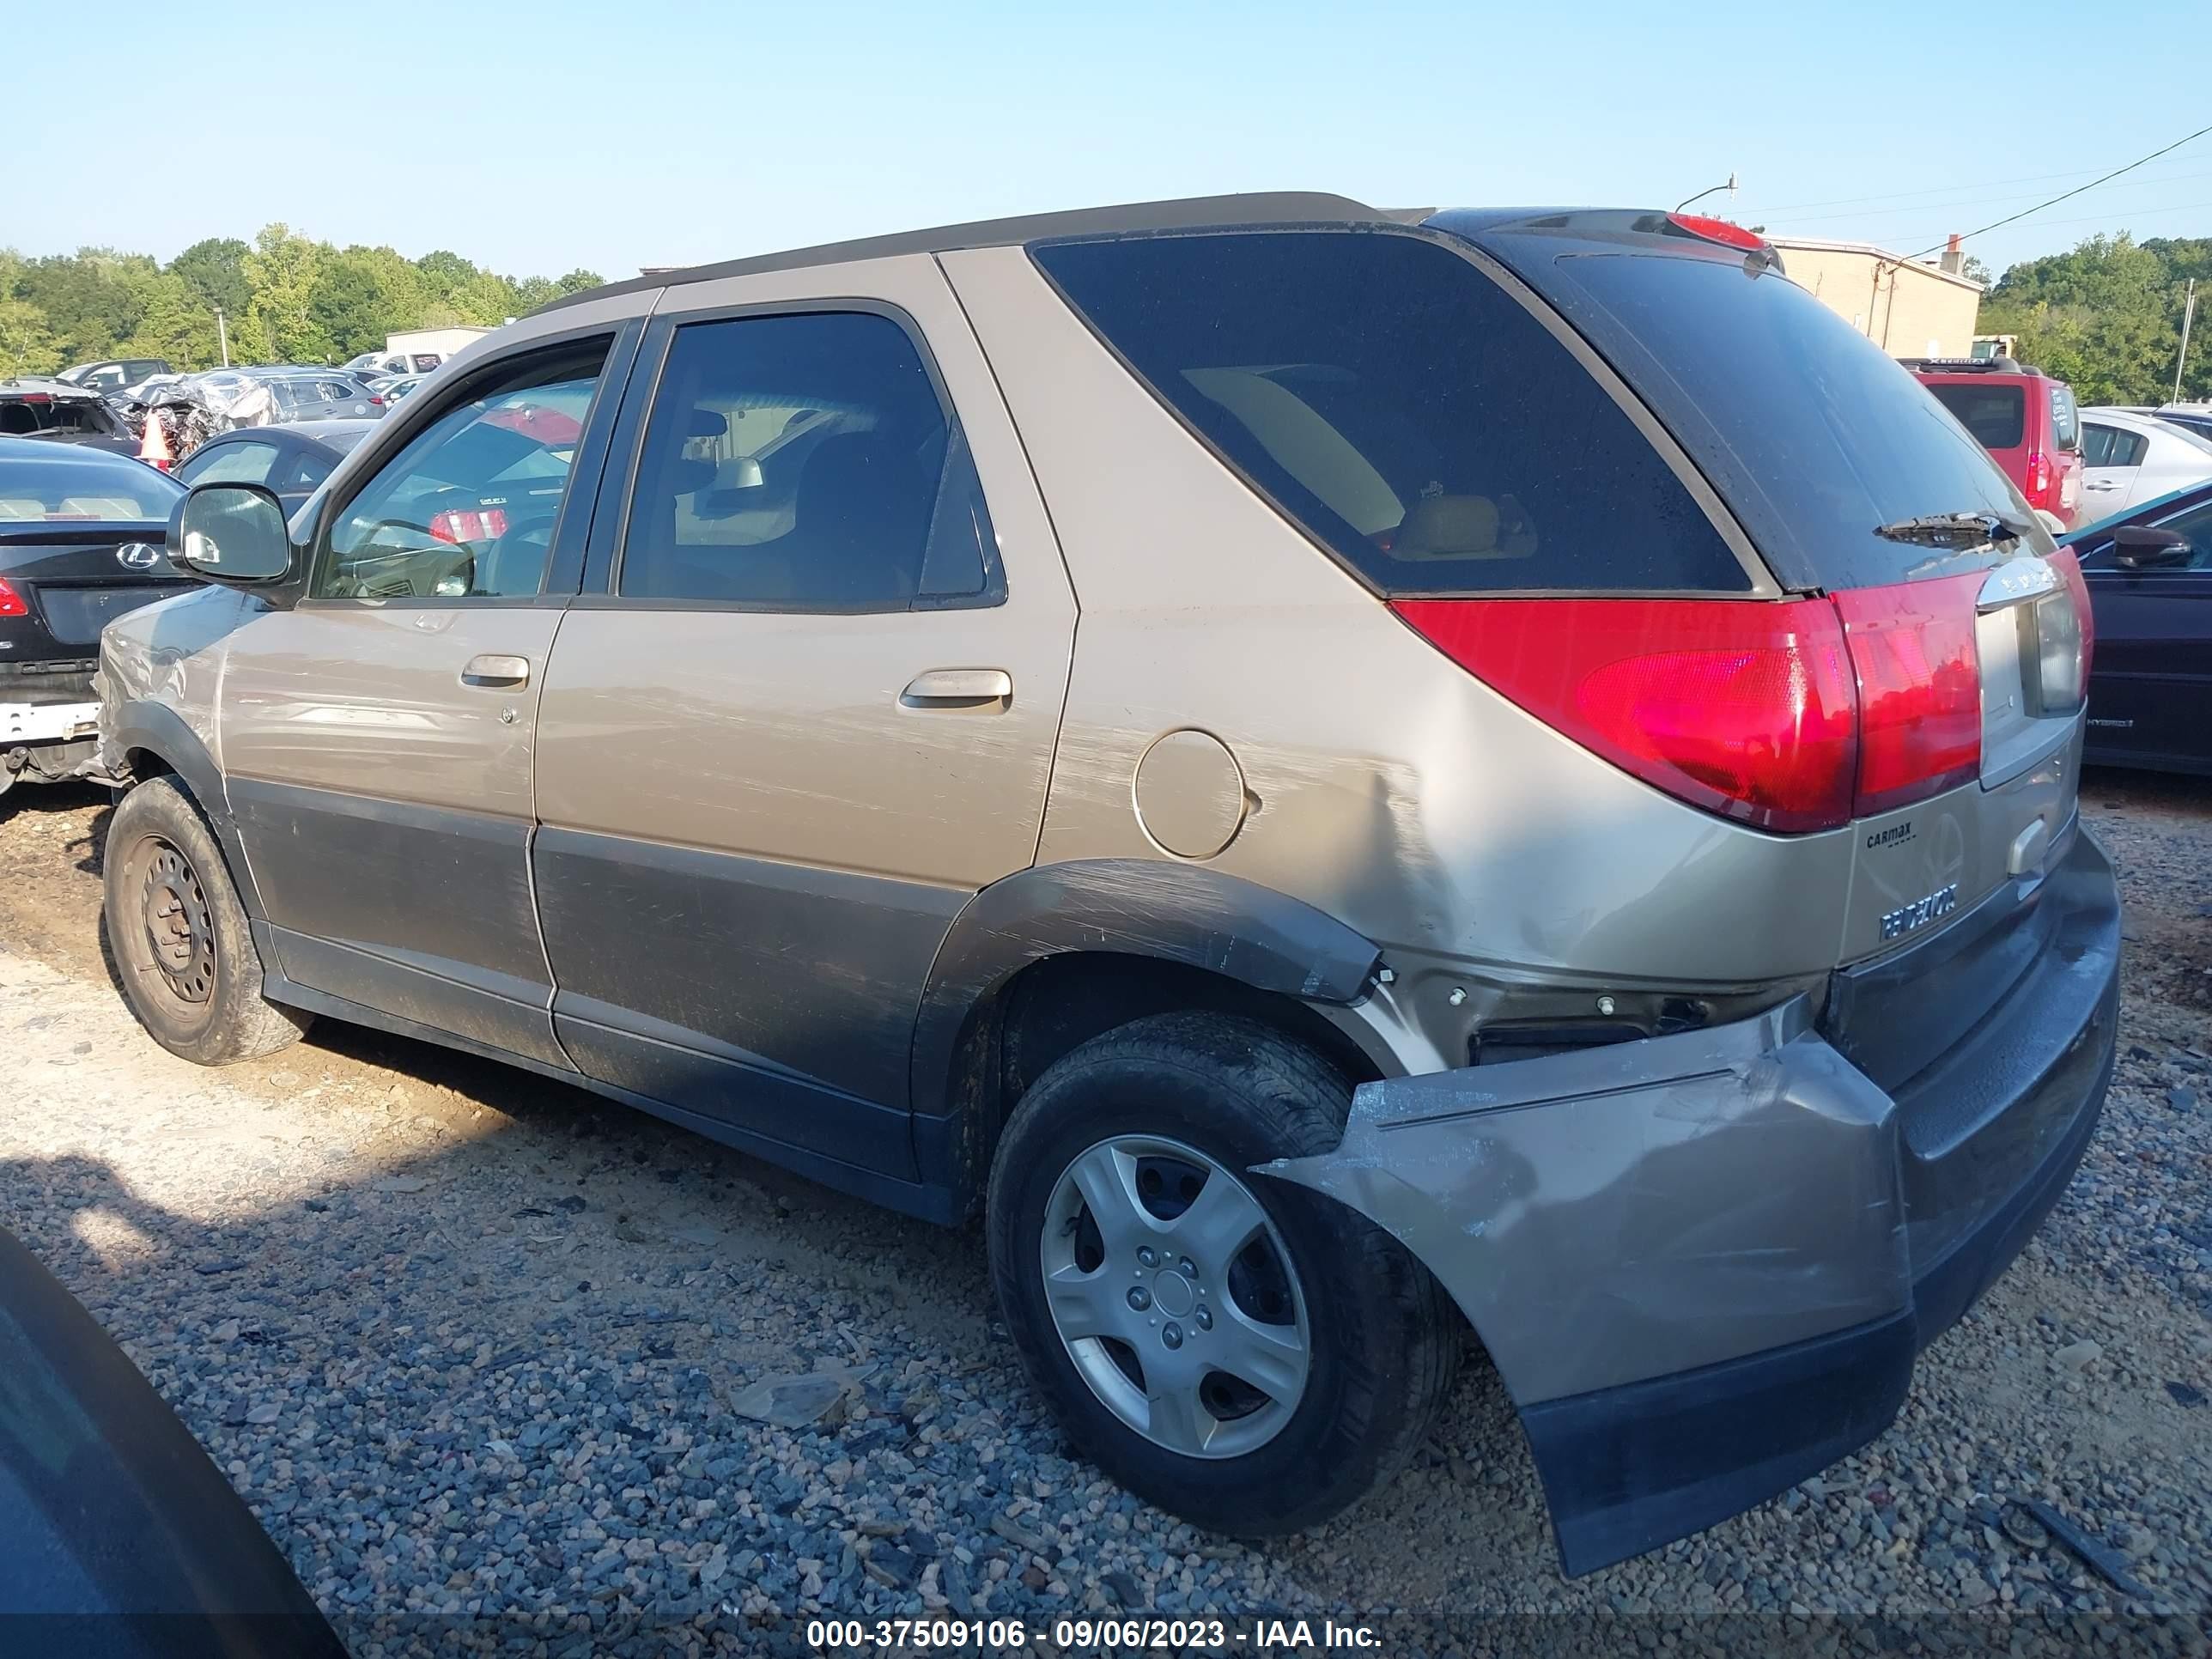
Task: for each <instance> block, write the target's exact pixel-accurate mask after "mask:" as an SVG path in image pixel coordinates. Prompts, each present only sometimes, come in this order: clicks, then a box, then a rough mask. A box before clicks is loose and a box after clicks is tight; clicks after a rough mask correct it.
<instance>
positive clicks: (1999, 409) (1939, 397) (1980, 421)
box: [1928, 380, 2027, 449]
mask: <svg viewBox="0 0 2212 1659" xmlns="http://www.w3.org/2000/svg"><path fill="white" fill-rule="evenodd" d="M1928 389H1929V391H1930V392H1934V393H1935V394H1936V402H1937V403H1939V404H1942V405H1943V407H1944V408H1946V409H1948V410H1950V411H1951V414H1952V416H1953V417H1954V419H1956V420H1957V421H1958V422H1959V424H1960V426H1963V427H1964V428H1966V430H1967V431H1968V432H1970V433H1972V435H1973V438H1974V441H1975V442H1976V443H1978V444H1979V445H1981V447H1983V448H1984V449H2018V448H2019V447H2020V446H2021V441H2022V440H2023V439H2025V438H2026V437H2027V393H2026V392H2023V391H2022V390H2021V386H2020V385H2019V383H2018V382H2017V381H2012V382H1999V383H1998V384H1996V385H1994V386H1983V385H1980V384H1977V383H1972V382H1968V383H1965V384H1961V383H1960V382H1959V381H1956V380H1950V381H1939V382H1937V383H1936V385H1934V386H1929V388H1928Z"/></svg>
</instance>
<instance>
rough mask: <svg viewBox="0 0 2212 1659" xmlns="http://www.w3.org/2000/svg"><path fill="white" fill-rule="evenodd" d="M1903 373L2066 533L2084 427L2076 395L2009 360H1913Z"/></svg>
mask: <svg viewBox="0 0 2212 1659" xmlns="http://www.w3.org/2000/svg"><path fill="white" fill-rule="evenodd" d="M1905 367H1906V368H1909V369H1911V371H1912V373H1913V375H1914V377H1915V378H1916V379H1917V380H1919V382H1920V383H1921V384H1922V385H1923V386H1926V387H1927V388H1928V389H1929V391H1930V392H1934V393H1935V394H1936V402H1938V403H1940V404H1942V405H1943V407H1944V408H1946V409H1948V410H1950V411H1951V413H1952V414H1954V416H1957V417H1958V420H1959V424H1960V425H1961V426H1963V427H1965V428H1966V430H1967V431H1969V432H1971V433H1972V434H1973V435H1974V438H1975V441H1977V442H1978V443H1979V444H1980V445H1981V446H1982V447H1983V448H1984V449H1986V450H1988V451H1989V452H1990V454H1991V455H1992V456H1994V457H1995V458H1996V464H1997V465H1999V466H2001V467H2002V468H2003V469H2004V472H2005V476H2006V477H2008V478H2010V479H2011V480H2012V481H2013V482H2014V483H2016V484H2018V485H2019V486H2020V493H2021V495H2025V496H2027V504H2028V505H2029V506H2030V507H2040V508H2041V509H2042V510H2043V511H2044V512H2045V513H2055V514H2057V516H2058V517H2059V518H2060V519H2061V520H2064V521H2065V524H2066V526H2067V527H2068V528H2069V529H2071V528H2072V527H2073V524H2074V514H2075V508H2076V507H2079V506H2080V504H2081V417H2080V416H2079V414H2078V413H2077V412H2076V411H2075V406H2074V390H2073V388H2072V387H2071V386H2068V385H2067V384H2066V382H2065V381H2063V380H2052V379H2051V377H2050V376H2049V375H2048V374H2045V373H2044V372H2043V371H2042V370H2041V369H2039V368H2029V367H2028V366H2027V365H2026V364H2023V363H2016V362H2014V361H2013V360H2012V359H2011V358H2009V357H1990V358H1987V359H1981V360H1971V359H1966V358H1960V357H1908V358H1906V359H1905Z"/></svg>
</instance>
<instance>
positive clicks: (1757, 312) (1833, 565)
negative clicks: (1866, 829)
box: [1498, 236, 2048, 588]
mask: <svg viewBox="0 0 2212 1659" xmlns="http://www.w3.org/2000/svg"><path fill="white" fill-rule="evenodd" d="M1515 240H1518V239H1509V238H1506V237H1502V236H1501V237H1499V238H1498V243H1499V244H1500V245H1501V246H1500V252H1502V253H1504V255H1505V256H1506V258H1507V260H1508V263H1510V264H1516V265H1517V266H1518V267H1519V268H1520V269H1521V271H1522V275H1523V276H1526V277H1527V278H1528V280H1529V281H1530V282H1531V283H1534V285H1535V286H1536V287H1537V288H1538V289H1541V290H1542V291H1543V292H1544V293H1545V294H1546V295H1547V296H1548V297H1550V298H1551V299H1553V301H1555V302H1556V303H1558V304H1559V306H1560V307H1561V308H1562V309H1563V310H1565V312H1566V313H1567V314H1568V316H1569V318H1570V319H1571V320H1572V321H1573V322H1574V323H1575V324H1576V325H1577V326H1578V327H1580V328H1581V329H1582V331H1583V332H1584V333H1585V334H1587V335H1589V336H1590V337H1591V338H1592V340H1593V342H1594V343H1595V344H1596V345H1597V347H1598V349H1600V350H1601V351H1602V352H1603V353H1604V354H1605V355H1606V356H1607V359H1609V360H1610V361H1611V362H1612V363H1613V366H1614V368H1617V369H1619V370H1620V373H1621V374H1622V375H1623V376H1624V377H1625V378H1626V380H1628V382H1629V383H1630V384H1631V385H1632V386H1634V387H1635V388H1636V389H1637V390H1638V392H1641V393H1642V394H1643V395H1644V398H1646V399H1647V400H1648V401H1649V402H1650V404H1651V405H1652V407H1653V409H1654V410H1656V413H1657V414H1658V416H1659V417H1660V418H1661V419H1662V420H1663V421H1665V422H1667V424H1668V427H1669V428H1672V429H1673V431H1674V435H1675V436H1676V437H1677V438H1679V439H1680V441H1681V442H1682V445H1683V447H1685V448H1686V449H1687V450H1688V451H1689V452H1690V454H1691V457H1692V459H1694V460H1695V461H1696V462H1697V463H1698V465H1699V467H1700V468H1701V469H1702V470H1703V471H1704V472H1705V476H1706V477H1708V478H1710V479H1711V480H1712V482H1713V483H1714V485H1715V486H1716V487H1717V489H1719V490H1720V492H1721V494H1722V495H1723V496H1724V497H1726V498H1727V500H1728V501H1729V504H1730V505H1731V506H1732V507H1735V512H1736V515H1737V517H1738V518H1740V519H1741V520H1742V521H1743V525H1744V527H1745V528H1746V529H1747V530H1748V531H1749V532H1751V537H1752V540H1753V542H1754V543H1756V544H1758V546H1759V550H1760V551H1761V552H1762V553H1764V554H1765V556H1766V560H1767V562H1768V563H1769V564H1770V565H1771V566H1772V567H1773V568H1774V570H1775V573H1776V574H1777V575H1778V576H1780V577H1781V579H1782V580H1784V582H1785V583H1787V584H1788V585H1789V586H1791V587H1796V588H1808V587H1865V586H1875V585H1877V584H1881V583H1884V582H1895V581H1904V580H1910V579H1911V578H1913V577H1916V576H1920V575H1927V574H1938V572H1939V570H1940V569H1941V568H1942V567H1943V566H1944V565H1945V563H1946V561H1945V559H1944V558H1943V557H1942V555H1940V554H1939V553H1938V552H1937V551H1936V550H1934V549H1931V548H1928V547H1924V546H1920V545H1917V544H1912V543H1908V542H1893V541H1887V540H1885V539H1883V538H1881V537H1879V536H1877V535H1875V529H1876V528H1877V527H1878V526H1882V525H1888V524H1894V523H1896V522H1897V521H1898V520H1902V519H1909V518H1917V517H1920V516H1922V515H1925V514H1931V513H1995V514H1997V515H1999V516H2001V517H2002V518H2004V519H2005V520H2008V521H2010V522H2012V523H2015V524H2016V525H2021V526H2027V531H2026V534H2027V544H2028V545H2029V546H2031V547H2033V548H2034V549H2036V550H2045V549H2046V548H2047V547H2048V541H2047V538H2045V532H2043V530H2042V529H2041V528H2040V526H2038V525H2037V524H2036V521H2035V520H2034V518H2033V514H2032V513H2030V511H2029V509H2028V507H2027V503H2026V502H2025V501H2022V500H2021V497H2020V494H2019V492H2018V491H2017V490H2015V489H2014V488H2013V487H2012V485H2011V484H2010V483H2008V481H2007V480H2006V478H2005V476H2004V474H2003V473H2002V472H2001V471H1998V470H1997V466H1996V463H1995V462H1994V461H1992V460H1991V459H1990V456H1989V453H1988V451H1986V450H1985V449H1984V448H1983V447H1981V446H1980V445H1979V444H1978V443H1976V442H1975V441H1973V440H1972V438H1971V437H1969V436H1968V435H1966V433H1965V432H1964V431H1962V430H1961V429H1960V426H1959V424H1958V422H1954V421H1953V420H1952V419H1950V418H1949V417H1948V416H1947V415H1946V414H1945V413H1944V412H1943V409H1942V405H1941V404H1938V403H1937V402H1936V401H1935V399H1933V398H1930V397H1929V395H1928V389H1927V388H1925V387H1923V386H1922V385H1921V384H1920V382H1918V381H1917V380H1914V379H1913V378H1912V376H1911V374H1909V373H1907V372H1906V371H1905V369H1904V368H1902V367H1900V366H1899V364H1898V363H1897V362H1895V360H1893V358H1890V357H1888V356H1886V355H1884V353H1883V352H1882V350H1881V348H1880V347H1878V346H1876V345H1875V343H1873V342H1872V341H1870V340H1869V339H1868V338H1867V337H1865V336H1864V335H1863V334H1861V333H1860V332H1859V331H1857V329H1855V328H1853V327H1852V326H1851V325H1850V323H1849V322H1847V321H1845V320H1844V319H1843V318H1841V317H1839V316H1838V315H1837V314H1836V313H1834V312H1832V311H1830V310H1829V309H1828V308H1827V307H1826V306H1824V305H1822V304H1821V303H1820V301H1818V300H1816V299H1814V297H1813V296H1812V295H1810V294H1808V293H1807V292H1806V291H1805V290H1804V289H1802V288H1800V287H1798V286H1797V284H1796V283H1793V282H1791V281H1790V280H1789V279H1788V278H1786V277H1784V276H1777V275H1775V274H1773V273H1772V272H1765V273H1764V274H1753V270H1752V268H1748V267H1747V264H1746V263H1745V262H1743V261H1740V260H1735V259H1722V258H1702V257H1696V256H1691V255H1683V254H1671V253H1640V252H1638V253H1631V252H1603V253H1584V252H1578V251H1576V252H1565V253H1560V254H1553V253H1552V252H1551V251H1550V249H1548V248H1546V247H1543V246H1541V245H1538V246H1527V245H1522V246H1514V245H1513V243H1514V241H1515ZM1525 243H1526V244H1536V243H1537V239H1536V238H1534V237H1530V238H1527V239H1525ZM1981 557H1983V558H1984V560H1985V559H1986V557H1987V556H1986V555H1984V556H1981ZM1951 568H1956V566H1955V565H1953V566H1952V567H1951Z"/></svg>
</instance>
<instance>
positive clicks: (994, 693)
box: [899, 668, 1014, 708]
mask: <svg viewBox="0 0 2212 1659" xmlns="http://www.w3.org/2000/svg"><path fill="white" fill-rule="evenodd" d="M1013 700H1014V677H1013V676H1012V674H1009V673H1008V672H1006V670H1005V669H1003V668H933V669H931V670H930V671H928V672H927V674H916V675H915V677H914V678H913V679H911V680H909V681H908V683H907V688H906V690H903V691H902V692H900V693H899V702H901V703H902V704H904V705H905V706H906V707H907V708H980V707H981V706H983V705H986V704H988V703H1001V704H1004V703H1011V702H1012V701H1013Z"/></svg>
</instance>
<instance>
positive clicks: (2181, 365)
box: [2173, 276, 2197, 403]
mask: <svg viewBox="0 0 2212 1659" xmlns="http://www.w3.org/2000/svg"><path fill="white" fill-rule="evenodd" d="M2196 316H2197V279H2196V278H2195V277H2194V276H2191V278H2190V279H2189V297H2188V299H2186V300H2185V301H2183V302H2182V306H2181V355H2180V356H2178V357H2176V358H2175V359H2174V360H2173V401H2174V402H2175V403H2179V402H2180V401H2181V371H2182V370H2183V369H2185V368H2188V367H2189V325H2190V324H2191V321H2193V320H2194V319H2195V318H2196Z"/></svg>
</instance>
